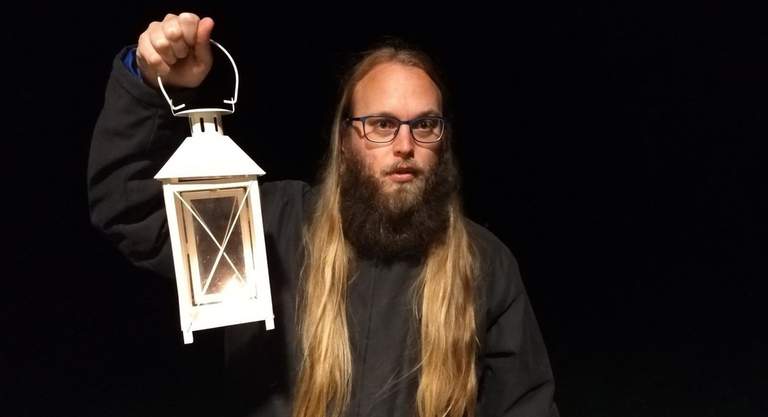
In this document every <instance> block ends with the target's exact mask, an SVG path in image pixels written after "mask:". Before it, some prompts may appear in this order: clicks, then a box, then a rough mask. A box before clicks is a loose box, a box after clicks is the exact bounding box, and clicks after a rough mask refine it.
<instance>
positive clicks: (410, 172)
mask: <svg viewBox="0 0 768 417" xmlns="http://www.w3.org/2000/svg"><path fill="white" fill-rule="evenodd" d="M417 173H418V172H417V170H416V169H414V168H409V167H402V168H395V169H394V170H392V171H390V172H389V173H388V174H387V178H389V179H390V180H392V181H395V182H408V181H411V180H413V179H414V178H415V177H416V174H417Z"/></svg>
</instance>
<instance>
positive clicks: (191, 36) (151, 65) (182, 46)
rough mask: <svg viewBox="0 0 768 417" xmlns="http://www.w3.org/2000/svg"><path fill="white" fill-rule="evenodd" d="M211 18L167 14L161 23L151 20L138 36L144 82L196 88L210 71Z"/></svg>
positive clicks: (188, 14) (211, 59)
mask: <svg viewBox="0 0 768 417" xmlns="http://www.w3.org/2000/svg"><path fill="white" fill-rule="evenodd" d="M212 30H213V19H211V18H210V17H206V18H203V19H200V18H199V17H198V16H197V15H195V14H193V13H181V14H179V15H178V16H177V15H174V14H168V15H166V16H165V19H163V21H162V22H157V21H155V22H152V23H150V24H149V26H148V27H147V30H145V31H144V32H143V33H142V34H141V35H140V36H139V42H138V48H137V49H136V60H137V63H138V66H139V69H140V70H141V75H142V76H143V77H144V80H145V82H147V83H149V84H151V85H153V86H155V87H157V86H158V85H157V76H158V75H160V77H162V80H163V85H171V86H176V87H190V88H191V87H197V86H198V85H200V83H202V82H203V80H204V79H205V77H206V76H207V75H208V72H209V71H210V70H211V65H212V64H213V58H212V56H211V42H210V39H211V31H212Z"/></svg>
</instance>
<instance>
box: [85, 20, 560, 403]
mask: <svg viewBox="0 0 768 417" xmlns="http://www.w3.org/2000/svg"><path fill="white" fill-rule="evenodd" d="M212 29H213V21H212V20H211V19H210V18H205V19H199V18H198V17H197V16H195V15H193V14H191V13H182V14H181V15H179V16H176V15H170V14H169V15H168V16H166V18H165V19H164V20H163V21H162V22H153V23H151V24H150V25H149V26H148V28H147V30H146V31H145V32H144V33H142V34H141V36H140V37H139V41H138V47H137V49H136V50H135V51H133V50H131V49H128V50H126V51H123V52H122V53H121V54H120V56H118V58H117V59H116V61H115V68H114V70H113V73H112V76H111V78H110V82H109V85H108V88H107V95H106V100H105V105H104V109H103V111H102V114H101V116H100V118H99V121H98V123H97V125H96V128H95V131H94V137H93V143H92V148H91V160H90V165H89V190H90V199H91V212H92V219H93V222H94V224H95V225H96V226H97V227H99V228H100V229H102V230H103V231H104V232H105V233H106V234H107V236H109V237H110V238H111V239H113V240H114V241H115V243H116V245H117V246H118V248H119V249H120V250H121V251H122V252H123V253H125V254H126V255H127V256H128V257H129V259H131V260H132V261H133V262H134V263H135V264H137V265H139V266H142V267H147V268H150V269H152V270H154V271H156V272H158V273H160V274H163V275H168V276H172V275H173V272H172V265H171V254H170V245H169V243H168V236H167V234H168V232H167V229H166V224H165V214H164V211H163V206H162V199H161V191H160V186H159V184H158V183H156V181H154V180H153V179H152V176H153V175H154V173H155V172H156V171H157V170H158V169H159V167H160V166H161V165H162V163H163V162H164V161H165V160H167V158H168V156H169V155H170V153H171V152H172V151H173V150H174V147H175V146H176V145H177V144H175V143H173V142H172V139H174V138H180V137H183V136H185V132H184V130H183V129H184V128H185V125H184V124H183V123H176V121H173V120H171V119H172V118H171V117H169V113H168V111H167V108H166V104H165V102H164V101H163V99H162V97H161V96H160V95H159V94H158V92H157V91H156V89H155V88H154V87H155V78H156V76H157V74H160V75H161V76H162V77H163V80H164V83H166V84H168V85H170V86H176V87H195V86H197V85H199V84H200V83H201V82H202V81H203V80H204V79H205V77H206V76H207V74H208V72H209V70H210V68H211V65H212V58H211V52H210V44H209V38H210V33H211V30H212ZM134 56H135V61H134ZM134 64H135V65H137V67H138V68H137V69H136V68H134V69H133V70H134V73H133V74H132V73H131V72H132V71H131V70H132V67H133V65H134ZM141 79H143V82H142V80H141ZM442 91H443V89H442V88H441V83H440V81H439V78H438V75H437V72H436V71H435V68H434V66H433V64H432V63H431V62H430V60H429V58H428V57H426V56H425V55H424V54H422V53H420V52H418V51H414V50H409V49H403V48H398V47H392V46H389V47H381V48H378V49H375V50H373V51H371V52H369V53H368V54H366V55H365V57H363V58H362V59H361V60H360V61H359V62H358V64H357V65H356V66H355V67H354V68H353V69H352V70H351V71H350V73H349V75H348V77H347V78H346V81H345V83H344V85H343V91H342V94H341V99H340V102H339V105H338V108H337V111H336V115H335V118H334V123H333V128H332V135H331V143H330V152H329V156H328V159H327V163H326V166H325V168H324V171H323V175H322V179H321V181H320V184H318V185H317V186H315V187H312V188H310V187H309V186H308V185H307V184H304V183H301V182H297V181H280V182H274V183H267V184H264V185H262V189H261V199H262V205H263V207H262V212H263V218H264V227H265V233H266V237H267V246H268V258H269V263H270V264H269V269H270V278H271V281H272V286H273V298H274V300H273V301H274V306H275V316H276V325H277V329H276V330H275V331H270V332H264V331H263V330H262V329H261V328H260V327H259V326H253V325H246V326H232V327H229V328H227V330H226V331H227V335H226V339H227V340H226V351H227V352H226V356H227V367H228V369H229V371H230V373H231V374H233V381H234V382H235V383H234V385H233V387H234V388H235V389H237V390H238V392H239V395H237V400H238V401H239V403H238V405H239V406H238V408H237V410H234V409H232V410H229V411H232V412H233V413H242V414H248V415H254V416H267V415H269V416H290V415H293V416H297V417H315V416H324V415H327V416H342V415H348V416H358V415H359V416H417V415H418V416H421V417H438V416H452V417H459V416H526V417H533V416H556V415H557V408H556V406H555V404H554V402H553V393H554V382H553V377H552V373H551V370H550V366H549V362H548V359H547V354H546V348H545V346H544V343H543V341H542V338H541V335H540V332H539V329H538V325H537V324H536V320H535V317H534V315H533V311H532V309H531V307H530V304H529V302H528V299H527V296H526V293H525V289H524V287H523V283H522V281H521V279H520V276H519V272H518V268H517V263H516V261H515V259H514V257H513V256H512V254H511V253H510V252H509V250H508V249H507V248H506V247H505V246H504V245H503V244H502V243H501V242H500V241H499V240H498V239H496V238H495V237H494V236H493V235H492V234H491V233H490V232H488V231H487V230H485V229H484V228H482V227H480V226H478V225H476V224H474V223H472V222H471V221H469V220H467V219H466V218H465V217H464V216H463V215H462V212H461V206H460V198H459V194H458V178H457V172H456V167H455V164H454V159H453V154H452V151H451V140H452V138H451V137H450V131H449V129H447V127H446V121H445V120H444V118H443V93H442ZM227 404H229V407H233V406H232V404H233V403H232V402H228V403H227Z"/></svg>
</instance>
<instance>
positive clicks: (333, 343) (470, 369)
mask: <svg viewBox="0 0 768 417" xmlns="http://www.w3.org/2000/svg"><path fill="white" fill-rule="evenodd" d="M386 62H397V63H400V64H403V65H408V66H414V67H417V68H420V69H422V70H423V71H425V72H426V73H427V74H428V75H429V76H430V77H431V78H432V79H433V80H434V81H435V83H436V84H437V85H438V86H442V84H441V83H440V80H439V78H438V76H437V73H436V71H435V69H434V65H433V64H432V63H431V61H430V59H429V58H428V57H427V56H426V55H424V54H423V53H421V52H419V51H416V50H413V49H408V48H401V47H398V46H392V45H388V46H383V47H379V48H376V49H374V50H372V51H369V52H368V53H366V54H365V55H364V56H363V58H362V59H361V60H360V61H359V62H358V64H357V65H356V66H354V67H353V68H352V70H351V71H350V72H349V75H348V76H347V78H346V82H345V83H343V85H342V92H341V100H340V102H339V104H338V107H337V109H336V114H335V117H334V122H333V126H332V129H331V146H330V153H329V155H328V157H327V160H326V163H325V167H324V169H323V171H322V175H321V180H320V184H319V187H320V190H319V195H318V199H317V201H316V204H315V207H314V208H313V210H314V212H313V213H312V217H311V219H310V220H309V222H308V225H307V226H306V227H305V230H304V244H305V259H304V265H303V268H302V283H301V286H300V299H299V304H298V307H299V311H298V315H297V317H298V329H299V339H300V341H301V362H300V369H299V374H298V378H297V383H296V391H295V393H294V410H293V416H294V417H323V416H328V417H339V416H341V415H342V414H343V413H344V411H345V409H346V407H347V405H348V402H349V399H350V398H349V397H350V391H351V383H352V380H351V379H352V366H353V363H352V354H351V347H350V341H349V334H348V325H347V287H348V283H349V279H350V277H351V274H352V273H353V272H354V270H355V262H356V259H355V255H354V251H353V249H352V248H351V247H350V244H349V243H348V242H347V240H346V239H345V237H344V230H343V227H342V219H341V211H340V204H341V201H340V200H341V180H340V176H341V171H342V156H341V152H340V151H341V150H340V147H341V141H342V140H343V138H344V132H343V129H344V127H345V126H344V124H343V123H344V118H345V117H346V116H347V115H348V114H347V113H348V111H349V107H350V103H351V97H352V92H353V91H354V88H355V86H356V85H357V83H358V82H359V81H360V80H361V79H362V78H363V77H364V76H365V75H366V74H368V73H369V72H370V71H371V70H372V69H373V68H374V67H376V66H377V65H379V64H382V63H386ZM446 136H447V137H446V138H444V139H443V145H442V146H443V148H444V149H443V154H442V156H441V157H443V158H445V157H452V154H451V150H450V135H446ZM449 206H450V207H449V220H448V228H447V231H446V238H445V239H442V240H441V241H440V243H438V244H436V245H435V246H433V247H432V248H431V249H430V250H429V253H428V255H427V257H426V259H425V261H424V264H423V266H422V269H421V272H420V274H419V278H418V280H417V281H416V284H415V289H416V291H415V292H414V294H415V297H414V298H415V304H414V311H415V314H414V316H415V317H414V319H415V320H416V323H417V325H418V326H419V327H420V340H419V349H420V359H419V361H418V372H419V385H418V390H417V393H416V407H415V409H416V411H417V413H418V416H419V417H444V416H445V417H462V416H468V417H472V416H474V414H475V403H476V398H477V381H476V375H475V356H476V351H477V337H476V328H475V326H476V325H475V314H476V312H475V306H476V299H475V296H476V288H475V282H476V279H477V270H476V269H477V268H476V265H475V257H474V248H473V245H472V242H471V240H470V238H469V236H468V232H467V226H466V223H465V219H464V216H463V214H462V209H461V204H460V199H459V196H458V193H454V195H453V196H452V197H451V199H450V203H449ZM419 304H420V307H419V306H418V305H419Z"/></svg>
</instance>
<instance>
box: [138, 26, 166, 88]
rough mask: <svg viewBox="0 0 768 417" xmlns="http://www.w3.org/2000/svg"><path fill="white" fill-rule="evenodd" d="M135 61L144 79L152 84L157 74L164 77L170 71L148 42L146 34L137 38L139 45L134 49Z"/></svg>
mask: <svg viewBox="0 0 768 417" xmlns="http://www.w3.org/2000/svg"><path fill="white" fill-rule="evenodd" d="M136 61H137V63H138V65H139V69H140V70H141V72H142V74H143V75H144V78H146V79H148V80H151V81H153V83H154V82H155V78H156V77H157V75H158V74H160V75H166V74H168V72H169V71H170V70H171V68H170V67H169V66H168V65H167V64H166V63H165V61H164V60H163V57H161V56H160V54H158V53H157V51H155V49H154V47H153V46H152V44H151V43H150V41H149V35H148V34H147V33H146V32H145V33H142V34H141V36H139V44H138V48H137V49H136Z"/></svg>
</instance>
